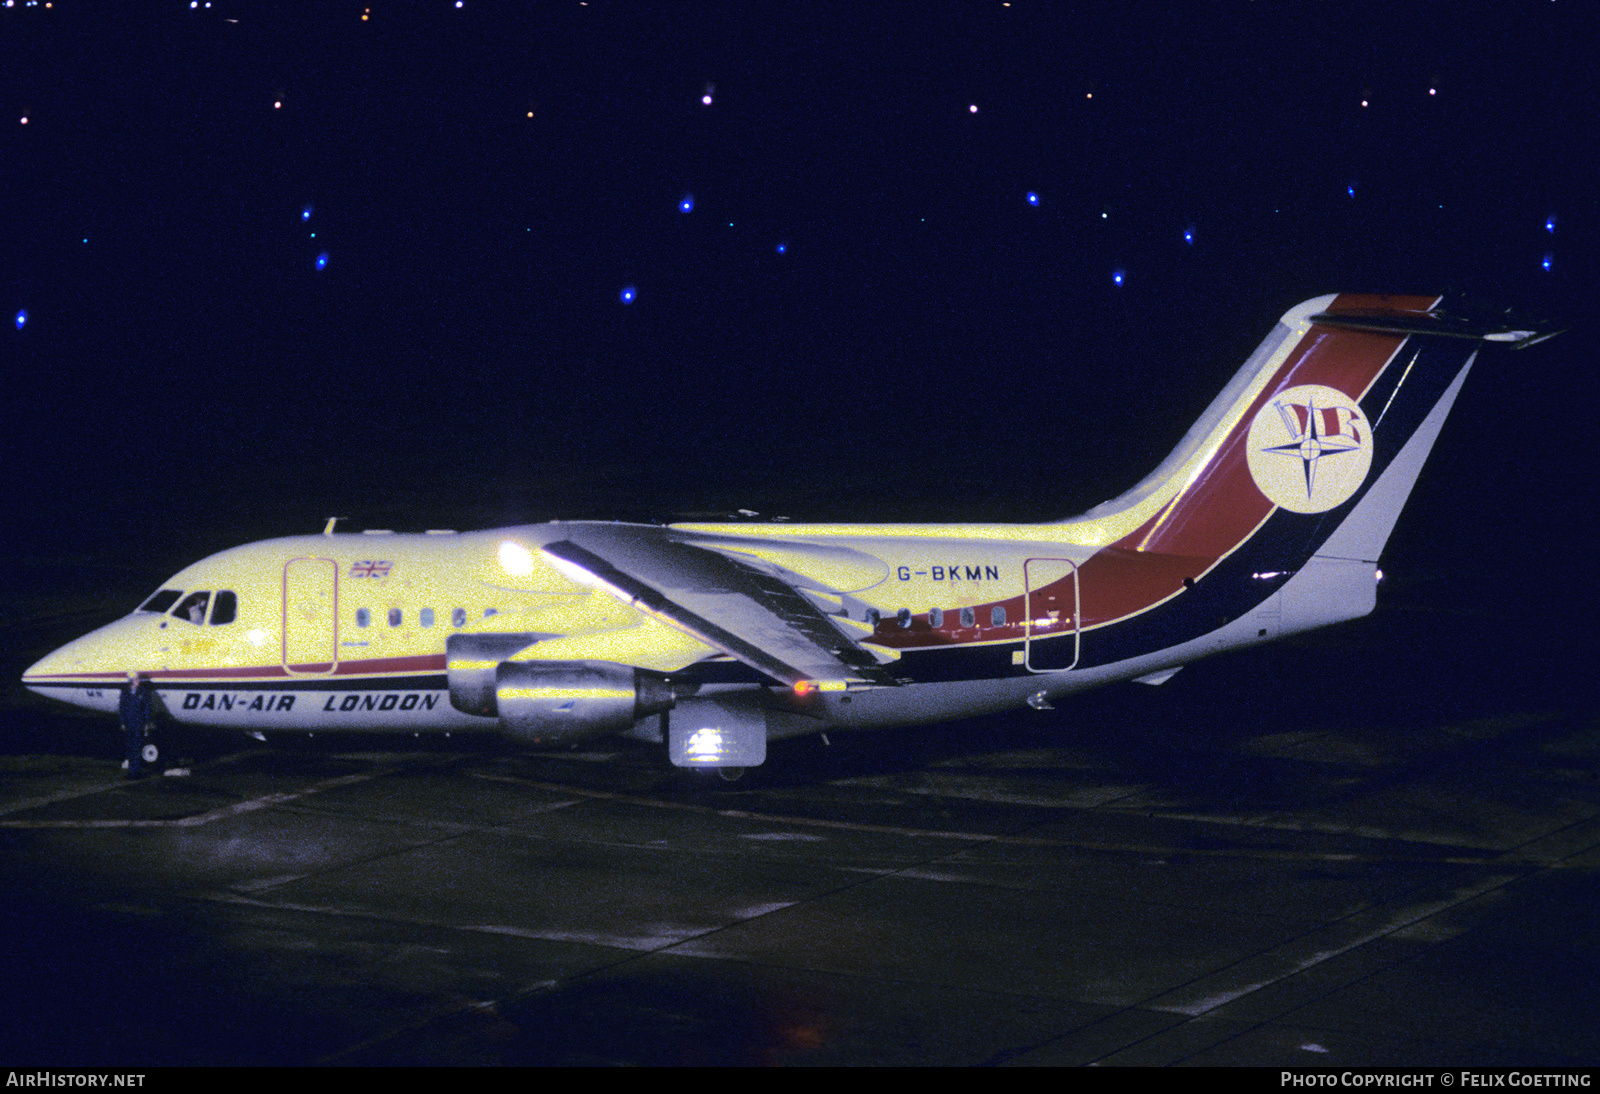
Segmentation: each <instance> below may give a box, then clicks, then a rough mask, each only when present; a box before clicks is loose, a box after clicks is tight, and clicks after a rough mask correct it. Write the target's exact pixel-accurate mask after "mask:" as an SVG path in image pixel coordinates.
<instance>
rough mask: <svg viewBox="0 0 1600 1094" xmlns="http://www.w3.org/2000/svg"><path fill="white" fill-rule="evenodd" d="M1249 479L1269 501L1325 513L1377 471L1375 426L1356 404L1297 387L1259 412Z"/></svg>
mask: <svg viewBox="0 0 1600 1094" xmlns="http://www.w3.org/2000/svg"><path fill="white" fill-rule="evenodd" d="M1246 450H1247V452H1248V458H1249V463H1250V477H1251V478H1252V479H1254V480H1255V484H1256V488H1257V489H1259V490H1260V491H1261V493H1262V494H1264V495H1265V496H1266V498H1267V500H1268V501H1270V502H1272V504H1274V505H1276V506H1279V507H1280V508H1283V509H1288V510H1289V511H1290V512H1294V513H1322V512H1326V511H1327V510H1329V509H1332V508H1333V507H1334V506H1336V505H1340V504H1342V503H1344V502H1345V501H1348V500H1349V499H1350V496H1351V495H1352V494H1354V493H1355V492H1356V491H1357V490H1358V489H1360V488H1361V484H1362V483H1363V482H1365V481H1366V478H1367V471H1368V470H1369V469H1370V468H1371V467H1372V426H1371V425H1370V424H1369V423H1368V422H1367V419H1366V415H1364V414H1362V413H1361V408H1360V407H1359V406H1357V405H1356V404H1355V400H1353V399H1351V398H1350V396H1348V395H1346V394H1345V393H1344V392H1342V391H1340V390H1338V389H1337V388H1331V387H1327V386H1325V385H1323V384H1303V385H1301V386H1300V387H1292V388H1290V389H1289V390H1287V391H1284V392H1282V393H1280V394H1279V395H1277V396H1276V397H1275V398H1273V399H1272V400H1271V401H1270V402H1268V403H1266V404H1265V405H1264V406H1262V408H1261V409H1260V410H1259V411H1257V412H1256V416H1255V420H1254V421H1253V422H1251V423H1250V435H1249V438H1248V440H1247V441H1246Z"/></svg>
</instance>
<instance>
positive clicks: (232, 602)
mask: <svg viewBox="0 0 1600 1094" xmlns="http://www.w3.org/2000/svg"><path fill="white" fill-rule="evenodd" d="M238 617H239V598H238V597H237V596H235V595H234V592H233V590H232V589H219V590H218V591H217V602H216V603H215V604H213V605H211V625H212V626H213V627H220V626H222V625H223V624H225V623H232V622H233V621H234V620H235V619H237V618H238Z"/></svg>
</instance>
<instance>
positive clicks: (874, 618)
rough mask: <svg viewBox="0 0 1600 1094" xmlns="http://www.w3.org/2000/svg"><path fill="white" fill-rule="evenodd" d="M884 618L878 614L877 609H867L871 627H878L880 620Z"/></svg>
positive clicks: (868, 621)
mask: <svg viewBox="0 0 1600 1094" xmlns="http://www.w3.org/2000/svg"><path fill="white" fill-rule="evenodd" d="M882 618H883V616H881V615H879V614H878V609H877V608H868V609H867V623H868V625H869V626H873V627H876V626H877V625H878V620H880V619H882Z"/></svg>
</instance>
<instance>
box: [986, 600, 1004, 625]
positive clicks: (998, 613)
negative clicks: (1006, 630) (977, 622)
mask: <svg viewBox="0 0 1600 1094" xmlns="http://www.w3.org/2000/svg"><path fill="white" fill-rule="evenodd" d="M989 622H990V623H992V624H994V625H995V626H996V627H1003V626H1005V625H1006V610H1005V608H1003V607H1002V606H1000V605H999V604H996V605H995V606H994V607H993V608H991V609H989Z"/></svg>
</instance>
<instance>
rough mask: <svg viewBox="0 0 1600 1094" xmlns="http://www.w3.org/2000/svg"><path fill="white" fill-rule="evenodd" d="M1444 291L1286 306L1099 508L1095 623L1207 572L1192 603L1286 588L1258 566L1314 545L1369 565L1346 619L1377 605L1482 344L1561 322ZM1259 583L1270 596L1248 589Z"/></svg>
mask: <svg viewBox="0 0 1600 1094" xmlns="http://www.w3.org/2000/svg"><path fill="white" fill-rule="evenodd" d="M1440 304H1441V301H1440V299H1439V298H1437V297H1423V296H1363V295H1349V294H1343V295H1335V296H1323V297H1318V298H1316V299H1313V300H1308V301H1306V302H1305V303H1303V304H1300V305H1299V306H1298V307H1295V308H1293V309H1291V310H1290V311H1289V312H1288V313H1286V314H1285V315H1284V317H1283V319H1282V320H1281V321H1280V322H1279V324H1278V325H1277V327H1276V328H1275V329H1274V330H1273V332H1272V334H1271V335H1269V336H1268V337H1267V339H1266V340H1265V341H1264V342H1262V344H1261V346H1260V348H1258V349H1257V350H1256V352H1255V353H1254V354H1253V355H1252V356H1251V358H1250V360H1249V361H1248V362H1246V364H1245V366H1244V367H1243V368H1242V369H1240V371H1239V372H1238V373H1237V374H1236V375H1235V376H1234V378H1233V380H1232V382H1230V383H1229V385H1228V386H1227V388H1225V389H1224V390H1223V392H1222V394H1221V395H1219V396H1218V397H1217V399H1216V400H1215V401H1214V402H1213V403H1212V405H1211V406H1210V407H1209V408H1208V409H1207V411H1206V413H1205V414H1204V415H1202V417H1201V418H1200V420H1199V421H1198V422H1197V423H1196V424H1195V426H1194V427H1193V428H1192V429H1191V430H1190V431H1189V433H1188V434H1187V435H1186V436H1185V437H1184V439H1183V441H1182V442H1181V443H1180V444H1179V445H1178V447H1177V449H1176V450H1174V451H1173V453H1172V455H1171V456H1169V457H1168V458H1167V459H1166V460H1165V461H1164V462H1163V463H1162V465H1161V466H1160V467H1158V468H1157V469H1156V471H1155V472H1154V473H1153V474H1151V475H1150V476H1148V477H1147V478H1145V479H1144V480H1143V481H1142V482H1140V483H1139V484H1138V485H1137V486H1135V487H1134V488H1133V489H1132V490H1130V491H1129V492H1127V493H1126V494H1124V495H1122V496H1121V497H1119V498H1116V499H1114V500H1112V501H1110V502H1107V503H1105V504H1104V505H1101V506H1098V507H1096V508H1095V509H1094V510H1091V511H1090V512H1089V513H1087V514H1085V518H1087V520H1088V521H1090V522H1092V523H1093V526H1094V528H1095V529H1096V530H1097V531H1098V532H1099V533H1100V535H1099V537H1098V538H1099V540H1100V542H1102V543H1105V544H1106V545H1107V546H1106V547H1105V548H1104V549H1102V550H1101V551H1099V552H1098V553H1097V554H1096V555H1095V556H1094V558H1092V559H1090V560H1089V561H1087V562H1086V563H1085V564H1084V565H1083V566H1082V567H1081V568H1080V579H1081V584H1082V589H1083V595H1084V601H1085V603H1084V604H1083V607H1082V620H1083V623H1084V625H1085V627H1093V626H1095V625H1097V624H1102V625H1103V624H1105V623H1110V622H1114V621H1116V620H1117V619H1125V618H1127V617H1128V616H1129V615H1134V614H1139V613H1141V612H1144V611H1146V610H1148V609H1149V608H1152V607H1154V606H1155V605H1157V604H1160V603H1163V602H1166V601H1167V600H1169V599H1171V598H1172V597H1175V596H1177V595H1178V593H1179V592H1180V591H1182V590H1192V589H1195V587H1196V583H1200V587H1201V588H1202V589H1203V588H1205V586H1206V585H1207V584H1210V585H1211V586H1212V595H1210V596H1198V597H1194V598H1184V599H1191V600H1192V601H1194V602H1195V603H1194V604H1193V607H1194V608H1196V609H1198V608H1199V607H1200V603H1199V602H1200V601H1204V602H1207V604H1208V606H1210V607H1213V608H1219V609H1222V610H1223V613H1224V614H1225V615H1226V616H1228V617H1230V618H1237V616H1238V614H1239V611H1238V609H1240V608H1242V607H1243V606H1244V602H1245V601H1248V600H1251V599H1255V600H1257V601H1259V599H1260V596H1265V595H1267V594H1268V593H1269V592H1270V590H1271V588H1272V587H1275V586H1273V585H1272V584H1271V582H1270V580H1269V581H1268V583H1267V584H1266V585H1261V584H1256V583H1255V582H1253V581H1252V579H1257V580H1258V581H1259V580H1261V579H1271V578H1275V577H1279V576H1282V577H1287V576H1288V575H1290V574H1293V573H1296V572H1298V571H1300V570H1302V569H1305V568H1307V567H1310V566H1311V563H1312V560H1313V559H1314V558H1317V559H1330V560H1331V559H1339V560H1344V561H1345V562H1348V563H1351V564H1357V563H1358V564H1360V568H1361V569H1362V570H1363V572H1364V573H1365V574H1366V575H1367V577H1366V581H1367V587H1368V588H1367V592H1366V593H1365V594H1364V596H1363V598H1362V599H1366V600H1368V601H1369V602H1368V603H1367V604H1366V605H1365V607H1364V608H1363V607H1361V606H1360V605H1359V604H1350V605H1347V606H1345V607H1347V608H1348V609H1349V610H1345V609H1344V608H1343V607H1341V608H1340V610H1341V611H1343V612H1344V614H1341V615H1338V616H1337V617H1338V618H1350V617H1351V616H1352V615H1360V614H1365V612H1366V611H1369V610H1371V604H1370V595H1371V593H1370V586H1371V573H1372V564H1373V563H1375V562H1376V561H1377V558H1378V556H1379V554H1380V552H1381V551H1382V550H1383V546H1384V543H1385V542H1386V541H1387V540H1388V538H1389V533H1390V532H1391V531H1392V530H1393V528H1394V525H1395V521H1396V519H1397V518H1398V517H1399V515H1400V510H1401V508H1402V507H1403V506H1404V504H1405V501H1406V498H1407V497H1408V495H1409V494H1410V493H1411V489H1412V487H1413V485H1414V484H1415V483H1416V480H1417V475H1418V474H1419V472H1420V471H1421V469H1422V465H1423V462H1424V461H1425V460H1426V459H1427V456H1428V453H1429V451H1430V450H1431V449H1432V447H1433V442H1434V440H1435V438H1436V437H1437V436H1438V434H1439V430H1440V427H1441V426H1442V425H1443V424H1444V419H1445V417H1446V415H1448V414H1449V412H1450V408H1451V405H1452V404H1453V403H1454V402H1455V398H1456V395H1457V393H1458V392H1459V390H1460V387H1461V384H1462V382H1463V381H1464V380H1465V378H1466V374H1467V371H1468V370H1469V369H1470V368H1471V366H1472V363H1473V360H1474V359H1475V358H1476V356H1477V353H1478V351H1479V349H1480V348H1481V347H1482V345H1483V344H1484V343H1485V342H1488V343H1502V344H1506V345H1509V346H1512V347H1522V346H1526V345H1532V344H1534V343H1536V342H1538V341H1542V340H1543V339H1545V338H1547V337H1550V336H1551V335H1552V334H1554V333H1557V332H1555V331H1549V330H1540V329H1534V328H1524V327H1521V326H1518V325H1516V324H1514V323H1509V322H1505V321H1503V320H1501V321H1485V320H1481V319H1471V318H1466V317H1464V316H1462V315H1461V314H1460V313H1459V312H1458V313H1455V314H1451V313H1448V312H1446V311H1445V310H1444V309H1442V308H1441V307H1440ZM1311 568H1316V567H1311ZM1096 571H1103V572H1101V573H1099V574H1097V573H1096ZM1214 572H1215V573H1216V574H1217V577H1216V578H1215V579H1214V580H1213V581H1212V582H1209V583H1206V582H1201V578H1203V577H1205V576H1206V575H1208V574H1213V573H1214ZM1352 572H1353V571H1352ZM1135 573H1137V574H1138V580H1136V581H1134V580H1130V578H1131V577H1132V576H1133V575H1134V574H1135ZM1307 576H1308V577H1309V576H1310V575H1309V574H1308V575H1307ZM1218 581H1220V582H1221V584H1222V585H1223V586H1224V587H1232V588H1233V589H1235V590H1238V592H1235V593H1229V594H1228V595H1226V596H1225V598H1224V599H1225V600H1226V605H1224V604H1223V603H1213V601H1214V597H1216V596H1218V595H1220V594H1222V593H1223V592H1224V590H1223V589H1218V588H1217V583H1218ZM1299 584H1300V585H1306V584H1308V582H1300V583H1299ZM1252 585H1254V587H1255V588H1258V589H1260V595H1259V596H1257V597H1254V598H1252V597H1250V596H1249V595H1241V594H1242V592H1243V589H1242V586H1243V587H1248V586H1252ZM1333 597H1334V594H1333V593H1332V592H1331V591H1330V594H1329V597H1327V598H1322V599H1331V598H1333ZM1135 601H1137V603H1135ZM1229 609H1232V610H1229ZM1319 610H1320V609H1319ZM1211 618H1212V619H1215V618H1216V616H1215V615H1212V616H1211ZM1330 621H1332V620H1331V618H1321V619H1320V622H1330ZM1284 624H1285V629H1286V630H1288V629H1302V627H1300V626H1298V625H1294V624H1292V623H1291V621H1290V619H1288V618H1285V620H1284ZM1307 625H1317V624H1315V623H1309V622H1308V624H1307Z"/></svg>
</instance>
